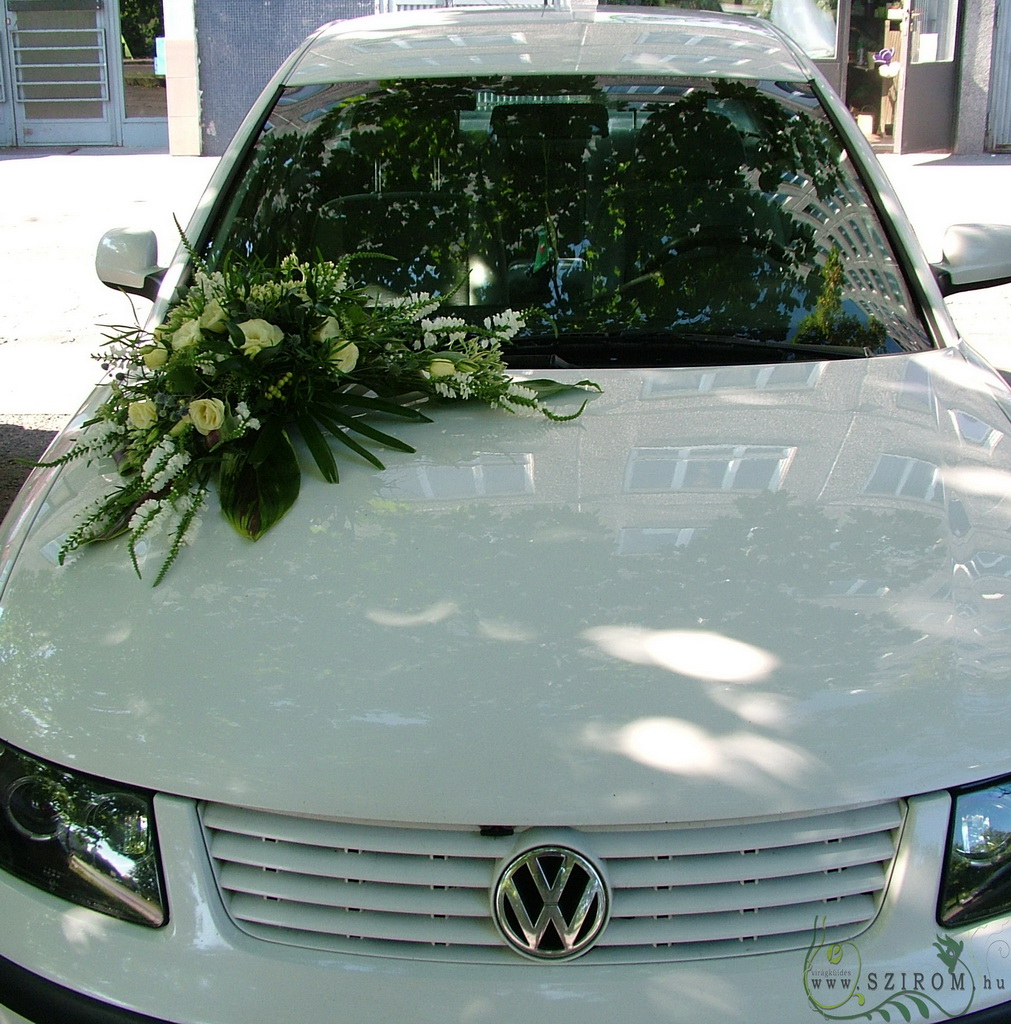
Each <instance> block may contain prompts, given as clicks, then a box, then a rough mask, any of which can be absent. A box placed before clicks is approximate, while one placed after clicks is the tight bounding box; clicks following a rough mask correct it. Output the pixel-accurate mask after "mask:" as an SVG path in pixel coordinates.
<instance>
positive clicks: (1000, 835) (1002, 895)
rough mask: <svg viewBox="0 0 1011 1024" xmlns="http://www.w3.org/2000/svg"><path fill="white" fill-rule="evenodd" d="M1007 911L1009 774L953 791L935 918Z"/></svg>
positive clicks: (969, 918)
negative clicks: (938, 903) (972, 786)
mask: <svg viewBox="0 0 1011 1024" xmlns="http://www.w3.org/2000/svg"><path fill="white" fill-rule="evenodd" d="M999 914H1011V779H1003V780H1001V781H1000V782H995V783H991V784H990V785H988V786H985V787H983V788H981V789H974V790H970V791H964V792H960V793H956V794H955V796H954V805H953V807H952V814H951V832H950V835H949V836H948V854H947V859H946V863H945V867H944V875H943V877H942V879H941V900H940V908H939V914H938V916H939V918H940V921H941V924H946V925H951V926H954V925H963V924H971V923H973V922H974V921H982V920H983V919H984V918H988V917H996V916H997V915H999Z"/></svg>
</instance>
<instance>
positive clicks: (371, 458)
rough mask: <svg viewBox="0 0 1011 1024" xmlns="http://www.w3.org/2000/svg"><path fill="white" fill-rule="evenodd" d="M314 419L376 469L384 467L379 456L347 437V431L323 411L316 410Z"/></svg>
mask: <svg viewBox="0 0 1011 1024" xmlns="http://www.w3.org/2000/svg"><path fill="white" fill-rule="evenodd" d="M316 419H317V420H318V421H319V422H320V423H321V424H322V425H323V426H324V427H326V429H327V430H328V431H330V433H331V434H333V436H334V438H335V439H336V440H338V441H340V443H341V444H343V445H346V446H347V447H348V448H350V449H351V450H352V451H353V452H357V453H358V454H359V455H360V456H361V457H362V458H363V459H365V460H366V461H367V462H371V463H372V465H373V466H375V467H376V469H385V468H386V467H385V466H384V465H383V464H382V463H381V462H380V461H379V458H378V457H377V456H376V455H374V454H373V453H372V452H370V451H369V450H368V448H366V447H365V446H364V445H361V444H359V443H358V442H357V441H356V440H355V439H354V438H353V437H348V435H347V432H346V431H344V430H341V428H340V424H338V423H337V422H335V421H334V420H331V419H330V418H329V417H328V416H327V415H326V414H325V413H322V412H319V411H317V412H316Z"/></svg>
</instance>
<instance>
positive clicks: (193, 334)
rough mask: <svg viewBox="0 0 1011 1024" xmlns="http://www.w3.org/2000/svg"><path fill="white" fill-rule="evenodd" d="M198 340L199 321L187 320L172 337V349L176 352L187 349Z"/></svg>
mask: <svg viewBox="0 0 1011 1024" xmlns="http://www.w3.org/2000/svg"><path fill="white" fill-rule="evenodd" d="M199 340H200V321H199V320H187V321H186V322H185V323H184V324H183V325H182V326H181V327H180V328H178V330H176V331H175V332H174V333H173V335H172V347H173V348H174V349H175V350H176V351H177V352H178V351H179V350H180V349H184V348H189V347H190V346H191V345H195V344H196V343H197V342H198V341H199Z"/></svg>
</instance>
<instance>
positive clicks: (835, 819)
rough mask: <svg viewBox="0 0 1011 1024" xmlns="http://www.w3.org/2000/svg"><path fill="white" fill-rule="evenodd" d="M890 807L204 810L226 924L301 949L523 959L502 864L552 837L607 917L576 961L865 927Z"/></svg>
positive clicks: (843, 934) (897, 808)
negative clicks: (500, 896) (489, 822)
mask: <svg viewBox="0 0 1011 1024" xmlns="http://www.w3.org/2000/svg"><path fill="white" fill-rule="evenodd" d="M903 810H904V808H903V806H902V805H901V804H899V803H890V804H885V805H878V806H873V807H867V808H857V809H854V810H846V811H837V812H831V813H827V814H821V815H811V816H809V817H806V818H788V819H765V820H761V821H750V822H741V823H736V824H733V825H721V826H675V827H671V826H655V827H642V828H616V829H612V830H604V829H600V828H593V829H584V830H578V829H551V830H544V829H538V828H531V829H529V830H524V829H523V828H516V829H515V830H514V834H511V835H510V834H507V835H494V836H488V835H481V834H480V828H479V827H478V826H471V827H464V826H461V827H459V828H452V827H445V828H442V827H440V828H433V827H429V828H413V827H399V826H389V827H386V826H377V825H361V824H346V823H343V822H330V821H323V820H319V819H305V818H298V817H297V816H293V815H282V814H272V813H268V812H261V811H252V810H246V809H242V808H235V807H227V806H224V805H205V806H204V807H203V808H202V809H201V813H202V818H203V825H204V829H205V831H206V834H207V840H208V849H209V850H210V852H211V857H212V860H213V863H214V867H215V871H216V874H217V879H218V885H219V887H220V890H221V894H222V898H223V900H224V903H225V906H226V907H227V909H228V912H229V914H230V915H231V917H232V920H233V921H234V923H235V924H236V926H237V927H239V928H240V929H242V930H244V931H246V932H247V933H248V934H250V935H253V936H255V937H257V938H260V939H265V940H268V941H273V942H278V943H284V944H288V945H294V946H301V947H303V948H307V949H313V950H332V951H339V952H353V953H360V954H367V955H376V956H393V957H402V958H411V959H429V960H452V961H470V962H481V963H489V962H505V963H523V962H525V961H523V960H522V959H521V958H519V957H517V956H516V954H515V953H513V952H512V951H511V950H510V949H509V948H508V946H507V944H506V943H505V942H504V940H503V939H502V938H501V937H500V936H499V933H498V930H497V928H496V927H495V924H494V921H493V918H492V909H491V908H492V896H491V889H492V886H493V885H494V883H495V880H496V878H497V877H498V874H499V872H500V871H501V869H502V867H503V864H504V862H505V861H506V860H507V859H509V858H511V857H512V856H513V855H515V854H516V853H518V852H520V851H521V850H523V849H526V848H528V847H530V846H535V845H539V844H540V843H542V842H544V841H545V837H546V836H548V837H550V842H552V843H559V842H561V843H564V844H565V845H569V846H571V847H573V848H574V849H577V850H580V851H581V852H582V853H584V854H585V855H587V856H588V857H590V858H593V859H595V860H596V861H597V862H598V863H600V864H601V866H602V867H603V870H604V873H605V875H606V876H607V878H608V881H609V883H610V886H611V890H612V894H611V896H612V904H611V919H610V922H609V923H608V925H607V926H606V928H605V929H604V931H603V933H602V935H601V937H600V939H599V940H598V942H597V944H596V946H595V947H594V948H593V949H592V950H590V951H589V952H588V953H587V954H586V955H585V956H583V957H582V958H580V960H579V963H580V964H581V965H582V964H593V963H602V964H603V963H623V962H624V963H628V962H642V961H646V960H651V961H675V960H691V959H703V958H708V957H723V956H732V955H742V954H748V953H764V952H772V951H780V950H787V949H804V948H806V947H807V945H808V944H809V942H810V940H811V934H812V929H813V927H814V924H815V921H816V920H817V921H818V922H821V921H822V919H824V920H825V924H826V927H827V929H828V930H827V932H826V933H825V937H826V939H827V940H828V939H831V941H842V940H844V939H846V938H850V937H852V936H854V935H856V934H858V933H859V932H860V931H862V930H863V929H864V928H865V927H866V926H867V925H868V924H869V923H870V921H871V920H873V918H874V915H875V914H876V912H877V907H878V904H879V901H880V899H881V896H882V894H883V891H884V888H885V886H886V884H887V879H888V874H889V871H890V868H891V861H892V859H893V858H894V853H895V844H896V841H897V836H898V832H899V829H900V827H901V823H902V818H903Z"/></svg>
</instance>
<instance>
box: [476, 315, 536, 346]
mask: <svg viewBox="0 0 1011 1024" xmlns="http://www.w3.org/2000/svg"><path fill="white" fill-rule="evenodd" d="M484 325H485V327H487V328H488V330H490V331H495V332H496V334H498V335H499V337H500V338H501V339H502V341H509V340H510V339H511V338H514V337H515V336H516V334H517V333H518V332H519V331H520V330H522V328H523V327H525V326H526V324H525V323H524V321H523V318H522V317H521V316H520V315H519V314H518V313H517V312H516V311H515V310H514V309H504V310H502V312H501V313H495V314H494V315H493V316H490V317H488V319H487V320H485V322H484Z"/></svg>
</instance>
